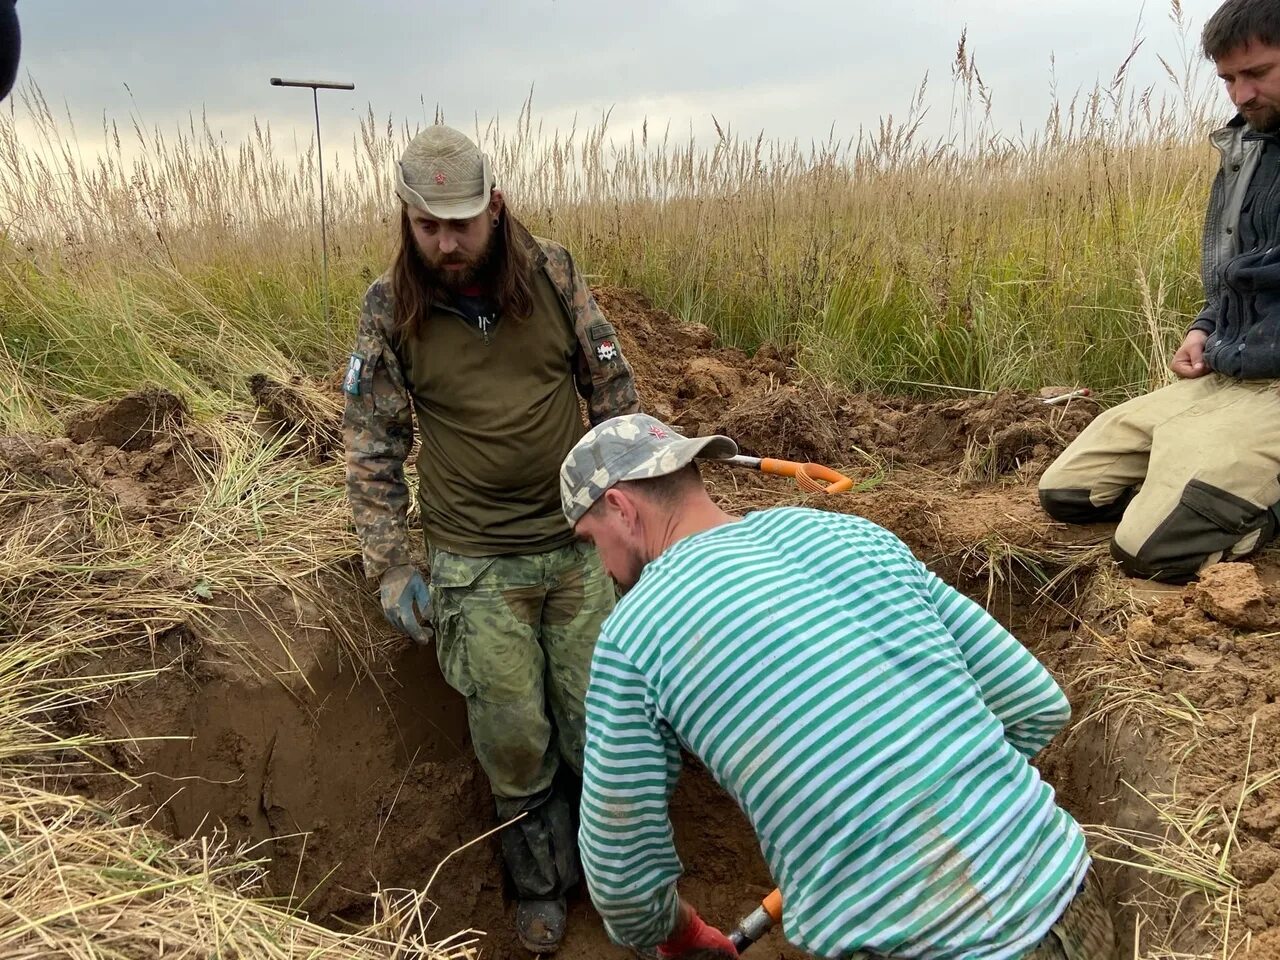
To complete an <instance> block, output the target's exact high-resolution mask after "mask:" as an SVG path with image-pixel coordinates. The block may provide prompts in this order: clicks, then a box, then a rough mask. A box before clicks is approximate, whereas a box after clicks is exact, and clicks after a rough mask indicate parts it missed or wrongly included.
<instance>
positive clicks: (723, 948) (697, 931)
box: [658, 900, 738, 957]
mask: <svg viewBox="0 0 1280 960" xmlns="http://www.w3.org/2000/svg"><path fill="white" fill-rule="evenodd" d="M693 950H719V951H720V952H721V953H723V954H724V955H725V956H726V957H736V956H737V955H738V951H737V950H736V949H735V948H734V946H733V943H732V941H730V939H729V938H728V937H726V936H725V935H724V934H723V933H721V932H720V931H719V930H717V929H716V928H715V927H713V926H711V925H709V924H708V923H707V922H706V921H705V920H703V919H702V918H701V917H700V916H698V911H697V910H694V909H693V907H691V906H689V904H687V903H685V902H684V901H683V900H681V901H680V919H679V920H678V921H676V929H675V932H673V933H672V934H671V936H670V937H668V938H667V941H666V943H662V944H659V946H658V956H660V957H682V956H684V955H685V954H686V953H689V952H691V951H693Z"/></svg>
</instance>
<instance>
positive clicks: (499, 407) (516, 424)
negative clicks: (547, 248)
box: [399, 270, 586, 556]
mask: <svg viewBox="0 0 1280 960" xmlns="http://www.w3.org/2000/svg"><path fill="white" fill-rule="evenodd" d="M533 294H534V297H533V299H534V309H533V314H532V316H530V317H529V318H528V319H526V320H517V319H514V318H511V317H498V318H497V319H496V321H495V322H493V323H490V324H481V325H477V324H475V323H473V322H470V321H468V320H466V319H464V318H463V316H461V315H460V314H459V313H458V312H455V311H454V310H453V309H451V308H450V307H449V306H448V305H439V306H437V307H436V308H435V309H433V310H432V312H431V314H430V315H429V316H428V317H427V319H426V321H425V322H424V323H422V324H420V325H419V327H418V330H417V332H416V334H415V335H414V336H413V337H411V338H408V339H407V340H406V341H405V342H404V343H403V344H402V346H401V350H400V351H399V352H400V354H401V361H402V363H403V366H404V372H405V379H406V381H407V384H408V386H409V388H410V390H411V391H412V394H413V404H414V411H415V413H416V414H417V420H418V429H419V434H420V437H421V448H420V450H419V453H418V475H419V477H420V480H421V482H420V484H419V488H418V501H419V504H420V506H421V511H422V526H423V530H424V532H425V533H426V537H427V540H428V541H429V542H430V543H431V544H432V545H434V546H436V547H439V548H441V549H444V550H448V551H450V552H453V553H460V554H464V555H469V556H488V555H498V554H513V553H538V552H542V551H545V550H553V549H555V548H556V547H559V546H563V545H565V544H567V543H569V542H571V541H572V540H573V533H572V531H571V530H570V529H569V525H568V523H567V522H566V521H565V519H564V514H563V513H562V512H561V508H560V486H559V474H560V464H561V463H562V462H563V461H564V458H565V456H566V455H567V454H568V453H569V450H570V449H571V448H572V447H573V445H574V444H575V443H577V442H578V440H580V439H581V438H582V436H583V434H584V433H586V426H585V425H584V423H583V420H582V413H581V411H580V408H579V406H578V394H577V389H576V387H575V385H574V375H573V371H574V361H575V357H576V353H577V350H578V341H577V337H576V336H575V334H574V331H573V328H572V326H571V325H570V323H569V320H568V317H567V315H566V314H565V311H564V308H563V307H562V306H561V303H560V299H559V297H558V296H557V294H556V291H555V288H554V287H552V285H551V281H550V280H549V279H548V278H547V276H546V274H545V273H543V272H542V271H541V270H538V271H535V281H534V285H533ZM481 327H484V330H483V332H482V329H481Z"/></svg>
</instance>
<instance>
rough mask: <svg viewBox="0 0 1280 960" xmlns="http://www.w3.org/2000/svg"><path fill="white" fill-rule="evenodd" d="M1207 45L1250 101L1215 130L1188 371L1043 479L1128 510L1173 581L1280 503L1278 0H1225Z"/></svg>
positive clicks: (1050, 504) (1127, 563)
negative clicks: (1214, 170)
mask: <svg viewBox="0 0 1280 960" xmlns="http://www.w3.org/2000/svg"><path fill="white" fill-rule="evenodd" d="M1203 42H1204V51H1205V55H1206V56H1207V57H1208V58H1209V59H1211V60H1213V61H1214V63H1215V65H1216V66H1217V70H1218V75H1219V76H1220V77H1221V78H1222V79H1223V81H1224V82H1225V84H1226V87H1227V93H1228V94H1229V95H1230V97H1231V101H1232V103H1233V104H1234V105H1235V106H1236V108H1237V110H1238V111H1239V113H1238V114H1237V116H1236V117H1235V118H1234V119H1233V120H1232V121H1231V122H1230V123H1229V124H1227V125H1226V126H1225V127H1223V128H1222V129H1220V130H1217V131H1215V132H1214V134H1213V135H1212V137H1211V140H1212V142H1213V144H1214V146H1215V147H1217V149H1218V151H1219V153H1221V155H1222V166H1221V169H1220V170H1219V172H1218V175H1217V178H1216V180H1215V181H1214V184H1213V190H1212V192H1211V193H1210V195H1209V209H1208V213H1207V216H1206V218H1205V228H1204V248H1203V257H1202V263H1201V272H1202V274H1203V280H1204V288H1205V306H1204V309H1203V310H1201V311H1200V314H1199V316H1197V317H1196V319H1195V322H1194V323H1192V325H1191V328H1190V330H1189V331H1188V332H1187V335H1186V339H1185V340H1183V343H1182V346H1181V347H1179V348H1178V351H1177V353H1175V354H1174V356H1173V362H1172V364H1171V368H1172V370H1173V372H1174V373H1175V374H1176V375H1177V376H1178V378H1179V379H1178V380H1177V381H1176V382H1175V383H1173V384H1171V385H1170V386H1167V387H1165V388H1163V389H1161V390H1157V391H1155V392H1154V393H1150V394H1147V395H1146V396H1143V397H1138V398H1136V399H1134V400H1130V401H1129V402H1128V403H1124V404H1121V405H1120V406H1118V407H1115V408H1114V409H1112V410H1108V411H1107V412H1105V413H1104V414H1102V415H1101V416H1100V417H1098V419H1097V420H1095V421H1094V422H1093V423H1092V424H1091V425H1090V426H1089V428H1088V429H1086V430H1085V431H1084V432H1083V433H1082V434H1080V436H1079V437H1078V438H1077V439H1076V441H1075V442H1074V443H1072V444H1071V446H1069V447H1068V448H1067V449H1066V450H1065V451H1064V452H1063V454H1062V456H1060V457H1059V458H1058V460H1057V461H1056V462H1055V463H1054V464H1053V466H1051V467H1050V468H1049V470H1048V471H1047V472H1046V473H1045V475H1044V476H1043V477H1042V478H1041V480H1040V502H1041V503H1042V504H1043V505H1044V508H1045V510H1046V511H1048V512H1049V514H1051V515H1052V516H1053V517H1055V518H1056V519H1058V520H1062V521H1065V522H1068V523H1092V522H1097V521H1108V520H1118V521H1119V526H1118V527H1117V528H1116V532H1115V536H1114V538H1113V540H1112V554H1113V555H1114V556H1115V558H1116V559H1117V560H1118V561H1119V562H1120V564H1121V566H1122V567H1123V568H1124V569H1125V571H1126V572H1128V573H1129V574H1131V575H1133V576H1139V577H1144V578H1152V579H1157V580H1165V581H1169V582H1173V583H1179V582H1186V581H1187V580H1190V579H1192V578H1193V577H1195V576H1196V574H1197V573H1199V572H1200V571H1201V570H1203V569H1204V568H1205V567H1207V566H1209V565H1210V564H1213V563H1217V562H1219V561H1222V560H1235V559H1239V558H1241V557H1244V556H1247V555H1249V554H1250V553H1252V552H1254V551H1255V550H1257V549H1259V548H1260V547H1261V546H1263V545H1264V544H1265V543H1267V541H1269V540H1270V539H1271V538H1272V537H1274V536H1275V533H1276V529H1277V517H1278V516H1280V383H1277V381H1280V4H1277V3H1276V2H1275V0H1227V2H1226V3H1224V4H1223V5H1222V6H1221V7H1220V8H1219V9H1218V11H1217V13H1215V14H1214V15H1213V17H1212V18H1210V20H1209V22H1208V23H1207V24H1206V25H1205V29H1204V37H1203Z"/></svg>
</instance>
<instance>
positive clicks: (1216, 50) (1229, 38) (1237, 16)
mask: <svg viewBox="0 0 1280 960" xmlns="http://www.w3.org/2000/svg"><path fill="white" fill-rule="evenodd" d="M1200 39H1201V45H1202V46H1203V47H1204V55H1205V56H1206V57H1208V58H1209V59H1210V60H1220V59H1222V58H1223V57H1225V56H1226V55H1227V54H1229V53H1233V52H1234V51H1236V50H1239V49H1240V48H1241V47H1244V46H1247V45H1248V44H1250V43H1261V44H1264V45H1266V46H1268V47H1280V3H1277V2H1276V0H1227V2H1226V3H1224V4H1223V5H1222V6H1220V7H1219V8H1218V10H1217V12H1216V13H1215V14H1214V15H1213V16H1212V17H1210V18H1209V22H1208V23H1206V24H1205V25H1204V33H1203V34H1201V38H1200Z"/></svg>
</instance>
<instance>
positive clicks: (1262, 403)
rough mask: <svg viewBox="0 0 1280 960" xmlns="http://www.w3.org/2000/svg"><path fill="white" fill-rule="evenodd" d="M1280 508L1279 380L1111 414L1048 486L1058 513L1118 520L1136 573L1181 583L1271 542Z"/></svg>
mask: <svg viewBox="0 0 1280 960" xmlns="http://www.w3.org/2000/svg"><path fill="white" fill-rule="evenodd" d="M1277 501H1280V382H1277V381H1272V380H1244V381H1242V380H1233V379H1231V378H1230V377H1224V376H1221V375H1220V374H1216V373H1211V374H1209V375H1208V376H1204V377H1200V378H1198V379H1195V380H1179V381H1178V382H1177V383H1174V384H1171V385H1170V386H1167V387H1164V388H1162V389H1160V390H1156V391H1155V392H1153V393H1149V394H1147V395H1145V396H1142V397H1137V398H1135V399H1133V400H1130V401H1129V402H1127V403H1123V404H1121V405H1120V406H1118V407H1114V408H1113V409H1111V410H1108V411H1106V412H1104V413H1103V414H1102V415H1100V416H1099V417H1098V418H1097V419H1096V420H1094V422H1093V423H1091V424H1090V425H1089V426H1088V427H1087V428H1086V429H1085V431H1084V432H1083V433H1081V434H1080V436H1079V437H1077V438H1076V439H1075V441H1074V442H1073V443H1072V444H1071V445H1070V446H1069V447H1067V449H1066V450H1064V451H1063V452H1062V455H1061V456H1060V457H1058V459H1057V460H1056V461H1055V462H1054V464H1053V465H1052V466H1051V467H1050V468H1049V469H1048V470H1047V471H1046V472H1045V474H1044V476H1043V477H1041V479H1040V502H1041V503H1042V504H1043V505H1044V508H1045V510H1046V511H1047V512H1048V513H1049V514H1050V515H1051V516H1053V517H1055V518H1056V519H1058V520H1062V521H1064V522H1067V523H1095V522H1100V521H1108V520H1118V521H1119V526H1118V527H1117V528H1116V532H1115V537H1114V539H1113V540H1112V553H1113V555H1114V556H1115V557H1116V559H1117V560H1118V561H1120V563H1121V565H1122V566H1123V567H1124V568H1125V569H1126V571H1127V572H1128V573H1130V574H1131V575H1133V576H1140V577H1145V578H1152V579H1157V580H1167V581H1170V582H1185V581H1187V580H1189V579H1191V578H1192V577H1194V576H1195V575H1196V574H1197V573H1198V572H1199V571H1200V570H1202V569H1203V568H1204V567H1206V566H1209V565H1210V564H1213V563H1217V562H1219V561H1221V560H1233V559H1239V558H1240V557H1243V556H1247V555H1248V554H1250V553H1252V552H1253V551H1254V550H1256V549H1258V548H1259V547H1260V546H1262V545H1263V544H1264V543H1266V542H1267V541H1268V540H1269V539H1270V538H1271V537H1272V536H1273V535H1274V533H1275V530H1276V514H1275V513H1274V512H1273V510H1272V509H1271V508H1272V507H1274V506H1275V505H1276V504H1277Z"/></svg>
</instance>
